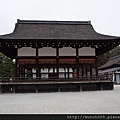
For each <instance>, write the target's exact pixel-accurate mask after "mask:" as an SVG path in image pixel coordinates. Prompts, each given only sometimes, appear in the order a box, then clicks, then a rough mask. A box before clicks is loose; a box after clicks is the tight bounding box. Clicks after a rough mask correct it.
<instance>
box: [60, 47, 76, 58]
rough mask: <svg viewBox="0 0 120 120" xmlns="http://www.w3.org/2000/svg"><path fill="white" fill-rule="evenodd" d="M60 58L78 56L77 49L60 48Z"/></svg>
mask: <svg viewBox="0 0 120 120" xmlns="http://www.w3.org/2000/svg"><path fill="white" fill-rule="evenodd" d="M59 56H76V49H74V48H71V47H63V48H60V49H59Z"/></svg>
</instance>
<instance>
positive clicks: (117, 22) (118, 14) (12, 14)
mask: <svg viewBox="0 0 120 120" xmlns="http://www.w3.org/2000/svg"><path fill="white" fill-rule="evenodd" d="M17 19H21V20H74V21H75V20H77V21H88V20H91V22H92V25H93V27H94V29H95V30H96V31H97V32H99V33H103V34H108V35H115V36H120V0H0V35H2V34H7V33H11V32H13V30H14V26H15V23H16V22H17Z"/></svg>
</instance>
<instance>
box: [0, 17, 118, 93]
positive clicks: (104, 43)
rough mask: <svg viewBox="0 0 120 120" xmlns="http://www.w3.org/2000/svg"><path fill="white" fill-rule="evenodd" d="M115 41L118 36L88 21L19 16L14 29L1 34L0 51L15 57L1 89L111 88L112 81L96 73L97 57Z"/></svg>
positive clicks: (25, 90)
mask: <svg viewBox="0 0 120 120" xmlns="http://www.w3.org/2000/svg"><path fill="white" fill-rule="evenodd" d="M118 45H120V37H116V36H109V35H102V34H99V33H97V32H96V31H95V30H94V28H93V26H92V25H91V22H90V21H37V20H19V19H18V20H17V23H16V24H15V29H14V31H13V33H11V34H6V35H1V36H0V52H2V53H3V54H4V55H6V56H8V57H10V58H11V59H15V73H14V76H11V78H2V79H1V82H0V91H1V93H7V92H13V93H18V92H54V91H55V92H57V91H59V92H60V91H84V90H112V89H113V81H111V80H109V79H107V77H106V76H102V77H100V76H98V66H97V62H98V61H97V57H98V56H99V55H101V54H103V53H105V52H107V51H109V50H111V49H113V48H114V47H116V46H118ZM93 69H95V72H93Z"/></svg>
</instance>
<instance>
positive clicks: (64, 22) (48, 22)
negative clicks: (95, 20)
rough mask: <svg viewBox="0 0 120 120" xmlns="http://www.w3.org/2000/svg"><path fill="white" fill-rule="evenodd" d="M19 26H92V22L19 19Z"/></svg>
mask: <svg viewBox="0 0 120 120" xmlns="http://www.w3.org/2000/svg"><path fill="white" fill-rule="evenodd" d="M17 23H18V24H70V25H71V24H78V25H79V24H83V25H85V24H87V25H88V24H91V21H55V20H53V21H52V20H20V19H17Z"/></svg>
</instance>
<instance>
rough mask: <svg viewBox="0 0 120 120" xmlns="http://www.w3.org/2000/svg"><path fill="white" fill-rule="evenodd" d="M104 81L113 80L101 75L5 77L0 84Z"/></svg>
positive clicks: (0, 80)
mask: <svg viewBox="0 0 120 120" xmlns="http://www.w3.org/2000/svg"><path fill="white" fill-rule="evenodd" d="M104 80H108V81H109V80H110V81H113V78H112V77H110V76H108V75H102V76H75V77H73V78H58V77H50V78H40V77H38V78H31V77H28V78H25V77H14V78H9V77H5V78H1V79H0V82H33V81H34V82H47V81H49V82H50V81H51V82H54V81H56V82H57V81H58V82H60V81H61V82H62V81H67V82H69V81H104Z"/></svg>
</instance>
